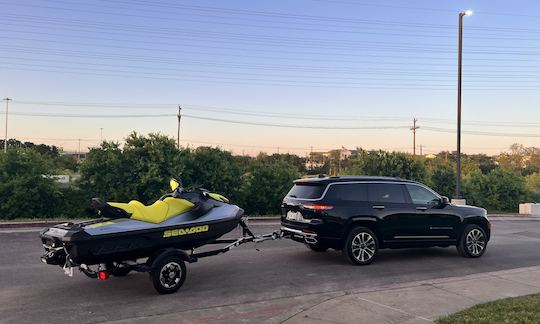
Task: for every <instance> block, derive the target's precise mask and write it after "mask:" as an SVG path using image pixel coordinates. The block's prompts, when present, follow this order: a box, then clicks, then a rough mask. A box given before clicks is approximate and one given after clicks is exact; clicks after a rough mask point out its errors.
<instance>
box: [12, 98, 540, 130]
mask: <svg viewBox="0 0 540 324" xmlns="http://www.w3.org/2000/svg"><path fill="white" fill-rule="evenodd" d="M12 104H15V105H39V106H60V107H80V108H129V109H152V110H153V109H169V110H170V109H171V107H176V104H175V103H152V104H150V103H117V102H115V103H106V102H62V101H34V100H13V103H12ZM183 109H187V110H189V111H191V110H193V111H210V112H217V113H220V114H232V115H241V116H254V117H265V118H286V119H290V118H302V119H311V120H325V121H357V120H361V121H387V122H388V121H400V122H401V121H407V120H409V117H406V116H395V115H393V116H365V115H364V116H362V115H329V114H311V113H310V114H309V115H306V114H292V113H285V112H268V111H262V112H261V111H254V110H248V109H237V108H230V107H216V106H205V105H198V104H183ZM22 113H25V114H33V112H22ZM45 114H46V113H45ZM60 115H66V114H60ZM84 116H86V115H82V116H81V115H76V114H75V115H69V114H68V115H66V117H84ZM94 116H95V115H94ZM98 116H99V117H108V116H111V115H98ZM120 116H121V117H122V116H132V115H120ZM141 116H142V117H146V116H149V115H141ZM151 116H157V117H171V116H173V114H158V115H156V114H152V115H151ZM121 117H119V118H121ZM420 119H421V120H422V122H423V123H427V124H429V123H434V124H437V123H451V122H454V120H453V119H445V118H434V117H423V116H420ZM463 124H467V125H471V126H493V127H520V128H523V127H540V123H536V122H528V121H514V122H497V121H487V120H468V121H464V122H463Z"/></svg>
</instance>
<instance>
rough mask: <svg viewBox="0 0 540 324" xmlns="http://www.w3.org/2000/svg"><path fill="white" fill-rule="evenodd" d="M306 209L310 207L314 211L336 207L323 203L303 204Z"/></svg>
mask: <svg viewBox="0 0 540 324" xmlns="http://www.w3.org/2000/svg"><path fill="white" fill-rule="evenodd" d="M302 207H303V208H304V209H309V210H313V211H326V210H330V209H332V208H334V206H332V205H322V204H311V205H302Z"/></svg>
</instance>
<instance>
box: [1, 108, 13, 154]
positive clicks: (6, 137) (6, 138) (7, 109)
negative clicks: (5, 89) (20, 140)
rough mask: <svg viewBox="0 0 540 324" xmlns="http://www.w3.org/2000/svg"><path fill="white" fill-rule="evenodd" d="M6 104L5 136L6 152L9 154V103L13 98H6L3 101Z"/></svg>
mask: <svg viewBox="0 0 540 324" xmlns="http://www.w3.org/2000/svg"><path fill="white" fill-rule="evenodd" d="M3 100H4V101H5V102H6V134H5V136H4V152H7V140H8V136H7V134H8V111H9V102H10V101H11V100H13V99H11V98H4V99H3Z"/></svg>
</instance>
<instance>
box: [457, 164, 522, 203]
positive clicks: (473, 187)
mask: <svg viewBox="0 0 540 324" xmlns="http://www.w3.org/2000/svg"><path fill="white" fill-rule="evenodd" d="M463 191H464V194H465V197H466V198H467V200H468V202H470V203H471V204H474V205H477V206H480V207H484V208H486V209H488V210H492V211H516V210H517V207H518V204H519V203H520V202H523V201H524V200H525V199H526V197H527V190H526V187H525V181H524V178H523V177H521V176H520V175H519V174H517V173H515V172H513V171H510V170H505V169H495V170H493V171H491V172H490V173H488V174H487V175H486V174H482V173H481V172H480V171H477V172H474V173H471V174H469V175H468V176H467V177H465V178H464V182H463Z"/></svg>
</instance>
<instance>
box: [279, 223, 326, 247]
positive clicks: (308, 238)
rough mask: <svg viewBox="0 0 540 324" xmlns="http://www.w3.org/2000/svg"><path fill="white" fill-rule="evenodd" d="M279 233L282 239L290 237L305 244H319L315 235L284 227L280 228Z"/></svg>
mask: <svg viewBox="0 0 540 324" xmlns="http://www.w3.org/2000/svg"><path fill="white" fill-rule="evenodd" d="M281 232H282V233H283V236H284V237H290V238H291V239H293V240H295V241H298V242H303V243H307V244H317V243H319V239H318V235H317V234H316V233H311V232H304V231H302V230H299V229H294V228H290V227H286V226H281Z"/></svg>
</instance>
